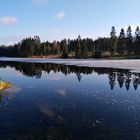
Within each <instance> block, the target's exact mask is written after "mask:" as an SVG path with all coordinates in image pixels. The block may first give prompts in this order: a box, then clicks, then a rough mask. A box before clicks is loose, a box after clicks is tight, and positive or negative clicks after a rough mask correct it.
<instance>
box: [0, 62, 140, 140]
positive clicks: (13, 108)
mask: <svg viewBox="0 0 140 140" xmlns="http://www.w3.org/2000/svg"><path fill="white" fill-rule="evenodd" d="M0 78H1V79H2V80H4V81H8V82H10V83H12V85H13V86H12V87H11V88H9V89H6V90H4V91H3V94H0V95H1V97H0V99H1V100H0V140H13V139H14V140H28V139H30V140H39V139H40V140H55V139H56V140H94V139H95V140H98V139H104V140H112V139H113V140H115V139H116V140H121V139H122V140H123V139H128V140H129V139H130V140H131V139H140V107H139V106H140V74H139V73H135V72H130V71H129V70H125V69H123V70H121V69H112V68H110V69H109V68H97V67H96V68H92V67H90V68H89V67H80V66H65V65H63V64H51V63H41V64H40V63H23V62H8V61H7V62H0Z"/></svg>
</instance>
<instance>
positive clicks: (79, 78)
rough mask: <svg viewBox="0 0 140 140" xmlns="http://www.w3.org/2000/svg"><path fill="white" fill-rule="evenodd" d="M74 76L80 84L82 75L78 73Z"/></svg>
mask: <svg viewBox="0 0 140 140" xmlns="http://www.w3.org/2000/svg"><path fill="white" fill-rule="evenodd" d="M76 76H77V79H78V81H79V82H80V81H81V79H82V75H81V74H80V73H76Z"/></svg>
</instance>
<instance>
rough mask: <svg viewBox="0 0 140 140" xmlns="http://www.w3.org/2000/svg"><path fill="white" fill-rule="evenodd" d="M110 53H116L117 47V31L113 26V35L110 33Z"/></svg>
mask: <svg viewBox="0 0 140 140" xmlns="http://www.w3.org/2000/svg"><path fill="white" fill-rule="evenodd" d="M110 36H111V37H110V50H109V51H110V52H112V53H113V54H114V53H115V52H116V46H117V36H116V29H115V27H114V26H113V27H112V29H111V33H110Z"/></svg>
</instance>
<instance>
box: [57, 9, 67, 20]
mask: <svg viewBox="0 0 140 140" xmlns="http://www.w3.org/2000/svg"><path fill="white" fill-rule="evenodd" d="M64 17H65V12H64V11H60V12H58V13H57V14H56V15H55V18H56V19H63V18H64Z"/></svg>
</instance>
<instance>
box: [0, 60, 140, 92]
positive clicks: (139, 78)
mask: <svg viewBox="0 0 140 140" xmlns="http://www.w3.org/2000/svg"><path fill="white" fill-rule="evenodd" d="M0 67H1V68H6V67H11V68H15V70H16V71H19V72H21V73H22V74H23V75H25V76H28V77H34V78H36V79H40V78H41V76H42V73H43V72H45V73H48V74H49V73H50V72H52V71H53V72H54V73H57V72H61V73H63V74H64V75H69V74H72V73H74V74H75V75H76V77H77V80H78V81H79V82H81V80H82V77H83V76H84V75H92V74H93V73H97V74H98V75H108V81H109V85H110V89H111V90H113V89H114V88H115V86H116V85H117V84H118V85H119V88H123V87H125V88H126V90H129V89H130V86H131V83H132V85H133V87H134V89H135V90H137V89H138V86H139V85H140V74H139V73H133V72H129V70H120V69H108V68H89V67H77V66H66V65H62V64H50V63H45V64H40V63H18V62H0ZM93 78H94V77H93ZM59 79H60V77H52V79H51V80H54V81H55V80H56V81H57V80H59Z"/></svg>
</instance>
